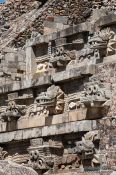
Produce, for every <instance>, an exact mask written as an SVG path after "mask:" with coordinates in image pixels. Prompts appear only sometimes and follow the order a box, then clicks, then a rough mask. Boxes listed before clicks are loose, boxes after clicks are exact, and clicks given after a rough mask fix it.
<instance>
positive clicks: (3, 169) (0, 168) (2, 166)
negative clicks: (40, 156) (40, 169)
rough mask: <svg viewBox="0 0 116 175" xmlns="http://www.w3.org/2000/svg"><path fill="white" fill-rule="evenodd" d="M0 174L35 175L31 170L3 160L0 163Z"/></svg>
mask: <svg viewBox="0 0 116 175" xmlns="http://www.w3.org/2000/svg"><path fill="white" fill-rule="evenodd" d="M0 174H1V175H3V174H4V175H11V174H12V175H37V173H36V172H35V171H34V170H32V169H31V168H26V167H24V166H22V165H18V164H15V163H13V162H8V161H5V160H2V161H0Z"/></svg>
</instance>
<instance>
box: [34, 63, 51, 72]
mask: <svg viewBox="0 0 116 175" xmlns="http://www.w3.org/2000/svg"><path fill="white" fill-rule="evenodd" d="M48 69H49V63H47V62H45V63H40V64H38V65H37V70H36V74H42V73H48Z"/></svg>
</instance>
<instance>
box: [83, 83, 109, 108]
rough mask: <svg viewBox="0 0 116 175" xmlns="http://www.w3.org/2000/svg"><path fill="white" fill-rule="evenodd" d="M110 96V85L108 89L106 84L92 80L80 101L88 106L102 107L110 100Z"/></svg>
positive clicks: (86, 86)
mask: <svg viewBox="0 0 116 175" xmlns="http://www.w3.org/2000/svg"><path fill="white" fill-rule="evenodd" d="M110 98H111V89H110V86H109V87H108V89H107V88H106V87H105V85H104V84H100V83H99V82H90V83H89V84H87V85H85V91H84V92H83V95H82V96H81V98H80V101H81V103H82V104H84V105H85V106H86V107H102V106H104V105H105V103H106V101H108V100H110ZM108 106H109V105H108Z"/></svg>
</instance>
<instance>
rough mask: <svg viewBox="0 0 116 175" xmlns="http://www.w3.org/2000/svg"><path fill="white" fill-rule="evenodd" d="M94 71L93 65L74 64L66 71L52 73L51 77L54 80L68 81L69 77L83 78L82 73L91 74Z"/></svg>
mask: <svg viewBox="0 0 116 175" xmlns="http://www.w3.org/2000/svg"><path fill="white" fill-rule="evenodd" d="M95 71H96V66H95V65H87V66H83V67H76V66H74V67H73V68H71V69H67V70H66V71H62V72H58V73H55V74H53V76H52V79H53V81H54V82H55V83H56V82H64V81H70V80H71V79H79V78H83V76H84V75H93V74H94V73H95Z"/></svg>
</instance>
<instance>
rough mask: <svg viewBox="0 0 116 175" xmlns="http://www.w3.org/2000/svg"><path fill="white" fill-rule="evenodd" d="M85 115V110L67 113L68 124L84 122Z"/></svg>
mask: <svg viewBox="0 0 116 175" xmlns="http://www.w3.org/2000/svg"><path fill="white" fill-rule="evenodd" d="M86 114H87V109H86V108H82V109H78V110H74V111H70V112H69V122H73V121H79V120H85V119H86Z"/></svg>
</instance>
